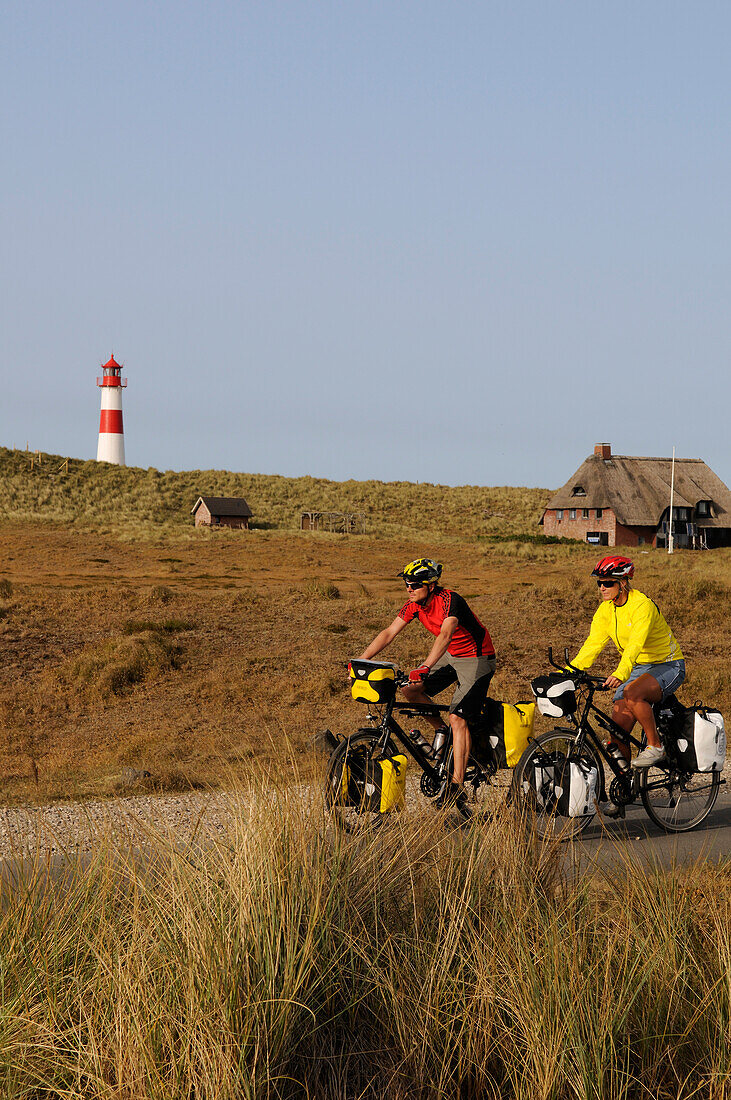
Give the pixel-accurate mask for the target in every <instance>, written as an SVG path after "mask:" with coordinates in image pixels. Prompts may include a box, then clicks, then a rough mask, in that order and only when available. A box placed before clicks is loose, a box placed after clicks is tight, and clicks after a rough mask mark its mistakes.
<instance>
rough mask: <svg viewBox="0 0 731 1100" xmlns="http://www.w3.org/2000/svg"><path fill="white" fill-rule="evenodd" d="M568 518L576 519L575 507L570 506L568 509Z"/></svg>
mask: <svg viewBox="0 0 731 1100" xmlns="http://www.w3.org/2000/svg"><path fill="white" fill-rule="evenodd" d="M569 519H576V509H575V508H571V509H570V511H569Z"/></svg>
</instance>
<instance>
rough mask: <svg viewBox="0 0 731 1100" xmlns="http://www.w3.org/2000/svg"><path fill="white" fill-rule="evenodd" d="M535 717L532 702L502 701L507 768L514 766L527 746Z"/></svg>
mask: <svg viewBox="0 0 731 1100" xmlns="http://www.w3.org/2000/svg"><path fill="white" fill-rule="evenodd" d="M535 719H536V705H535V703H534V702H530V703H503V730H504V734H505V757H506V759H507V763H508V767H509V768H514V767H515V765H516V764H517V763H518V761H519V760H520V758H521V756H522V755H523V753H524V752H525V750H526V749H527V748H528V739H529V738H530V737H532V736H533V723H534V722H535Z"/></svg>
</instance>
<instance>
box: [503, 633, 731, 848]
mask: <svg viewBox="0 0 731 1100" xmlns="http://www.w3.org/2000/svg"><path fill="white" fill-rule="evenodd" d="M548 659H549V663H550V664H551V665H552V666H553V667H554V668H555V669H558V670H559V671H560V672H561V673H563V674H564V677H565V678H567V679H568V678H570V681H572V682H573V685H575V689H576V690H575V692H574V691H572V690H570V689H569V690H567V691H566V692H565V693H564V695H563V696H562V695H559V697H558V698H557V699H556V700H555V703H556V705H557V706H558V709H559V711H562V714H563V717H565V718H566V719H567V720H568V721H569V722H570V728H566V727H562V726H557V727H556V728H555V729H552V730H550V731H549V732H548V733H543V734H540V735H539V736H538V737H535V738H532V739H531V741H530V742H529V744H528V748H527V749H526V750H525V752H524V753H523V755H522V756H521V758H520V760H519V761H518V764H517V765H516V767H515V770H514V772H513V781H512V785H511V798H512V800H513V801H514V802H515V804H516V805H517V806H518V807H520V808H521V809H523V810H524V811H526V812H527V813H528V814H529V815H530V819H531V823H532V824H533V825H534V826H535V828H536V829H537V831H538V832H539V833H540V834H541V835H545V836H547V835H555V836H561V837H562V838H564V839H569V838H571V837H573V836H576V835H577V834H578V833H580V832H581V831H582V830H583V829H585V828H586V826H587V825H588V824H589V822H590V821H591V820H592V818H593V817H594V814H595V812H596V809H597V805H598V806H599V807H601V803H602V802H605V801H606V800H607V798H609V799H610V800H611V801H612V802H613V803H615V805H617V806H628V805H629V804H630V803H632V802H634V801H636V799H637V798H638V797H639V799H640V800H641V802H642V805H643V806H644V808H645V811H646V812H647V814H648V816H649V817H650V819H651V820H652V821H653V822H654V823H655V824H656V825H658V826H659V827H660V828H661V829H663V830H664V831H665V832H667V833H683V832H687V831H688V830H689V829H694V828H695V827H696V825H700V824H701V822H703V821H705V819H706V818H707V817H708V815H709V813H710V812H711V810H712V809H713V806H714V804H715V802H716V799H717V798H718V792H719V789H720V786H721V783H722V782H725V780H722V779H721V775H720V773H719V772H718V771H713V772H703V773H698V772H689V771H687V770H684V769H683V767H682V766H681V764H680V762H679V760H678V757H677V752H676V739H677V738H676V736H675V735H674V729H673V723H674V721H675V714H676V713H677V710H678V709H679V708H680V704H679V703H678V701H677V700H676V699H675V697H674V696H669V697H668V699H666V700H664V701H663V702H662V703H656V704H655V705H654V707H653V710H654V713H655V720H656V723H657V728H658V732H659V733H660V735H661V737H662V738H663V741H664V745H665V753H666V759H665V760H664V761H663V762H662V763H660V764H657V765H654V766H653V767H651V768H643V769H637V770H635V769H634V768H632V767H631V766H630V765H629V763H628V762H627V761H626V760H624V759H623V758H622V756H621V753H620V752H619V750H618V749H617V747H616V745H615V744H614V741H615V739H619V740H620V741H623V742H625V743H630V744H632V745H635V746H636V747H637V748H643V747H644V744H645V742H644V737H643V739H642V740H639V739H638V738H636V737H633V736H632V735H630V734H628V733H627V732H626V731H625V730H623V729H621V728H620V727H619V726H618V725H617V724H616V723H615V722H613V721H612V719H611V717H610V716H609V715H608V714H606V713H605V712H604V711H603V710H601V709H600V708H599V707H598V706H597V705H596V703H595V702H594V694H595V692H597V691H600V690H602V685H603V683H604V679H605V677H602V676H591V675H590V674H589V673H588V672H584V671H581V670H579V669H575V668H573V666H572V665H571V664H570V662H569V660H568V651H566V660H565V662H564V664H563V665H559V664H557V663H556V662H555V661H554V660H553V653H552V651H551V650H550V649H549V651H548ZM604 690H606V689H604ZM590 717H591V719H592V721H593V722H594V725H596V726H598V727H600V729H602V730H603V731H604V732H605V733H606V734H608V735H609V737H608V741H607V744H606V745H605V744H604V743H603V742H602V739H601V737H600V735H599V734H598V733H597V731H596V729H595V728H594V725H592V723H591V722H590ZM612 749H613V751H612ZM571 765H574V766H575V768H576V771H575V772H574V773H573V774H574V775H575V776H577V777H578V779H579V780H581V776H582V775H583V776H585V777H587V784H588V785H589V786H588V797H587V799H586V803H585V805H583V806H576V805H575V806H573V807H568V806H567V789H568V786H569V783H570V781H571V775H572V773H571ZM591 782H594V783H595V788H594V789H591ZM572 811H573V814H572ZM581 811H583V812H581ZM574 815H575V816H574Z"/></svg>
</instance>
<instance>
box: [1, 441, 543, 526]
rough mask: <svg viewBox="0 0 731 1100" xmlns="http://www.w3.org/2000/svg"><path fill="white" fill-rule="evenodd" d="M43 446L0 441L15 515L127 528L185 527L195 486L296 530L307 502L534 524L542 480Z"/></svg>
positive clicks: (383, 514)
mask: <svg viewBox="0 0 731 1100" xmlns="http://www.w3.org/2000/svg"><path fill="white" fill-rule="evenodd" d="M64 461H65V459H64V458H63V457H62V456H60V455H45V456H44V457H43V465H42V466H41V467H38V466H35V467H34V468H33V469H31V468H30V462H29V457H28V455H27V454H26V453H25V451H11V450H8V449H7V448H4V447H0V491H1V492H2V498H3V502H4V516H5V518H6V520H10V521H18V520H20V521H28V520H32V521H37V520H41V521H45V522H54V523H63V524H75V525H81V526H84V527H91V528H94V529H95V530H108V531H114V532H119V533H120V534H121V536H122V537H124V538H139V537H148V538H149V537H155V536H156V535H159V534H160V533H162V532H169V533H173V532H174V533H176V534H181V533H183V532H185V531H187V530H188V529H189V528H190V527H191V523H192V518H191V515H190V510H191V508H192V507H193V505H194V504H195V502H196V500H197V498H198V497H199V496H205V495H206V494H209V495H212V496H243V497H245V498H246V500H247V501H248V503H249V506H250V507H251V509H252V511H253V513H254V518H253V524H254V526H257V527H260V528H267V529H272V528H273V529H278V530H293V529H296V528H298V527H299V518H300V513H301V512H302V511H305V510H307V511H337V512H364V513H365V514H366V530H367V532H368V533H369V534H370V535H393V534H396V535H402V534H407V533H428V534H430V535H434V534H437V535H441V536H442V537H444V536H452V535H454V536H457V537H463V536H471V537H475V536H477V535H489V534H495V533H500V532H503V533H504V532H507V533H510V534H524V533H527V532H532V533H536V532H538V531H540V528H539V527H537V522H538V520H539V519H540V516H541V511H542V508H543V506H544V504H545V502H546V501H547V500H548V498H549V495H550V494H549V492H548V491H547V490H544V489H512V488H484V487H481V486H475V485H465V486H460V487H458V488H450V487H448V486H444V485H431V484H427V483H421V484H419V485H418V486H415V485H413V484H412V483H410V482H399V481H393V482H381V481H327V480H325V479H323V478H312V477H300V478H286V477H276V476H271V475H266V474H236V473H230V472H228V471H226V470H189V471H185V472H181V473H177V472H174V471H172V470H166V471H164V472H162V471H160V470H154V469H152V468H151V469H149V470H143V469H140V468H136V467H134V466H125V467H119V466H111V465H108V464H107V463H100V462H81V461H79V460H77V459H69V472H68V474H66V473H64V472H62V471H60V467H61V466H62V464H63V462H64Z"/></svg>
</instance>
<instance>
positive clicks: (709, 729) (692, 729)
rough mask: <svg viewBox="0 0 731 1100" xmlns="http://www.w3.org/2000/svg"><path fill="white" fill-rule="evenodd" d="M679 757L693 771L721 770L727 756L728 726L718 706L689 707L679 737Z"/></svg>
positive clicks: (677, 744)
mask: <svg viewBox="0 0 731 1100" xmlns="http://www.w3.org/2000/svg"><path fill="white" fill-rule="evenodd" d="M676 747H677V751H678V758H679V760H680V763H681V765H682V766H683V767H685V768H687V769H688V771H692V772H719V771H721V769H722V768H723V764H724V761H725V759H726V727H725V724H724V721H723V715H722V714H721V713H720V712H719V711H717V710H706V709H703V710H693V709H691V710H688V711H687V712H686V716H685V723H684V728H683V730H682V731H681V732H680V734H679V735H678V739H677V741H676Z"/></svg>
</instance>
